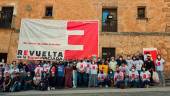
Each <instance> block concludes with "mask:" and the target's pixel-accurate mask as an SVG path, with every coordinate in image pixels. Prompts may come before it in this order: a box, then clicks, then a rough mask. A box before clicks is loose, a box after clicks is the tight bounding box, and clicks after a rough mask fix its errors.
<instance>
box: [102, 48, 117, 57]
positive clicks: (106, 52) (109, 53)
mask: <svg viewBox="0 0 170 96" xmlns="http://www.w3.org/2000/svg"><path fill="white" fill-rule="evenodd" d="M113 56H114V57H115V48H102V58H103V59H106V58H110V57H113Z"/></svg>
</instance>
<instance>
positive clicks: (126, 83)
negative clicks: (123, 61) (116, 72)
mask: <svg viewBox="0 0 170 96" xmlns="http://www.w3.org/2000/svg"><path fill="white" fill-rule="evenodd" d="M124 82H125V86H126V87H128V86H129V78H125V81H124Z"/></svg>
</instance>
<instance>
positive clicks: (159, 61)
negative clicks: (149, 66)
mask: <svg viewBox="0 0 170 96" xmlns="http://www.w3.org/2000/svg"><path fill="white" fill-rule="evenodd" d="M164 64H165V60H164V59H163V58H161V55H158V56H157V59H156V64H155V65H156V71H157V73H158V76H159V80H160V85H161V86H163V87H164V86H165V79H164Z"/></svg>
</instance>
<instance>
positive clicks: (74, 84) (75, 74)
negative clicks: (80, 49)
mask: <svg viewBox="0 0 170 96" xmlns="http://www.w3.org/2000/svg"><path fill="white" fill-rule="evenodd" d="M72 69H73V88H76V87H77V68H76V61H73V66H72Z"/></svg>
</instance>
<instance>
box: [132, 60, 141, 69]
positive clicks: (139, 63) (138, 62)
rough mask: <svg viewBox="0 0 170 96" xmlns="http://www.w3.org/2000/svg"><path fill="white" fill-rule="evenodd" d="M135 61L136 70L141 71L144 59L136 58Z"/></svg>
mask: <svg viewBox="0 0 170 96" xmlns="http://www.w3.org/2000/svg"><path fill="white" fill-rule="evenodd" d="M134 63H135V67H136V70H138V71H140V70H141V68H142V65H143V61H142V60H136V61H135V62H134Z"/></svg>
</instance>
